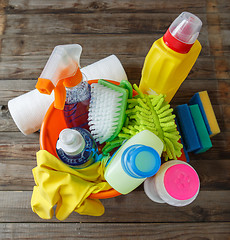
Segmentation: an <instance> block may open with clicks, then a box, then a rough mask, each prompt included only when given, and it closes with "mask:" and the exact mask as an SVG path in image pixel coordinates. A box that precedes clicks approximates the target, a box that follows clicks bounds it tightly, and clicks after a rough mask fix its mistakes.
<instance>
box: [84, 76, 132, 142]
mask: <svg viewBox="0 0 230 240" xmlns="http://www.w3.org/2000/svg"><path fill="white" fill-rule="evenodd" d="M129 85H130V86H129ZM122 86H123V87H124V88H123V87H122ZM126 87H127V88H128V89H127V88H126ZM132 91H133V90H132V86H131V84H130V83H129V82H128V81H121V84H120V86H117V85H115V84H113V83H110V82H108V81H105V80H102V79H99V80H98V83H93V84H91V96H92V97H91V100H90V104H89V114H88V125H89V126H90V128H89V129H90V132H91V134H92V135H93V137H94V138H95V140H96V141H98V142H99V143H100V144H101V143H103V142H105V141H111V140H113V139H114V138H115V137H116V136H117V135H118V133H119V132H120V130H121V128H122V126H123V124H124V121H125V118H126V115H125V110H126V106H127V99H128V97H130V98H132Z"/></svg>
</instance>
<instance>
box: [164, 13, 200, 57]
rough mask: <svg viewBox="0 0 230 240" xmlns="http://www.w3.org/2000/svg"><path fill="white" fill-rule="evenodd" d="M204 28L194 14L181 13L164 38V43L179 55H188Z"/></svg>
mask: <svg viewBox="0 0 230 240" xmlns="http://www.w3.org/2000/svg"><path fill="white" fill-rule="evenodd" d="M201 26H202V22H201V20H200V19H199V18H198V17H197V16H195V15H194V14H192V13H189V12H183V13H181V14H180V15H179V16H178V17H177V18H176V19H175V20H174V21H173V23H172V24H171V25H170V27H169V29H168V30H167V32H166V33H165V35H164V36H163V41H164V43H165V44H166V45H167V46H168V47H169V48H170V49H172V50H174V51H175V52H178V53H182V54H185V53H188V52H189V51H190V49H191V47H192V46H193V44H194V42H195V41H196V39H197V37H198V35H199V33H200V29H201Z"/></svg>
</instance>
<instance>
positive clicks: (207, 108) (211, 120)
mask: <svg viewBox="0 0 230 240" xmlns="http://www.w3.org/2000/svg"><path fill="white" fill-rule="evenodd" d="M194 104H198V105H199V107H200V111H201V113H202V116H203V119H204V122H205V125H206V127H207V130H208V133H209V135H210V137H213V136H215V135H216V134H218V133H220V128H219V125H218V122H217V120H216V116H215V113H214V110H213V107H212V104H211V101H210V98H209V96H208V92H207V91H202V92H198V93H195V94H194V96H193V97H192V98H191V100H190V101H189V105H194Z"/></svg>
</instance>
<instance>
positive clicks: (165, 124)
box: [102, 84, 183, 161]
mask: <svg viewBox="0 0 230 240" xmlns="http://www.w3.org/2000/svg"><path fill="white" fill-rule="evenodd" d="M133 87H134V89H135V90H136V92H137V93H138V95H136V96H135V97H134V98H133V99H128V107H127V110H126V114H127V118H126V122H125V124H124V126H123V128H122V129H121V132H120V133H119V134H118V136H117V137H116V138H115V139H114V140H113V141H111V142H107V143H106V145H105V146H104V148H103V150H102V151H103V153H104V154H107V153H109V152H110V151H111V150H113V149H114V148H115V147H119V146H120V145H122V143H123V142H124V141H125V140H128V139H129V138H131V137H132V136H134V135H135V134H137V133H138V132H141V131H143V130H145V129H148V130H150V131H151V132H153V133H155V134H156V135H157V136H158V137H159V138H160V139H161V140H162V142H163V143H164V149H163V157H164V159H165V161H167V160H168V159H177V157H180V156H181V148H182V147H183V145H182V144H181V143H179V142H178V140H179V139H180V135H179V132H178V131H177V126H176V123H175V120H174V119H175V115H174V114H172V111H173V109H172V108H170V105H169V104H168V103H167V102H166V101H165V96H164V95H163V94H159V95H147V94H144V93H142V92H141V91H140V90H139V88H138V87H137V85H136V84H134V85H133Z"/></svg>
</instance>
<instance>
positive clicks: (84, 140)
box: [56, 127, 98, 168]
mask: <svg viewBox="0 0 230 240" xmlns="http://www.w3.org/2000/svg"><path fill="white" fill-rule="evenodd" d="M56 151H57V155H58V157H59V158H60V159H61V160H62V161H63V162H64V163H66V164H68V165H69V166H70V167H72V168H85V167H87V166H89V165H91V164H92V163H94V162H95V160H96V159H97V153H98V150H97V145H96V142H95V141H94V139H93V137H92V135H91V134H90V132H89V131H87V130H86V129H83V128H78V127H76V128H73V129H70V128H65V129H63V130H62V131H61V132H60V134H59V139H58V141H57V145H56Z"/></svg>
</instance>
